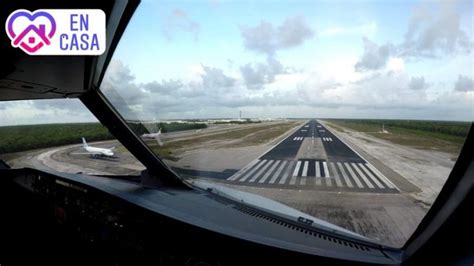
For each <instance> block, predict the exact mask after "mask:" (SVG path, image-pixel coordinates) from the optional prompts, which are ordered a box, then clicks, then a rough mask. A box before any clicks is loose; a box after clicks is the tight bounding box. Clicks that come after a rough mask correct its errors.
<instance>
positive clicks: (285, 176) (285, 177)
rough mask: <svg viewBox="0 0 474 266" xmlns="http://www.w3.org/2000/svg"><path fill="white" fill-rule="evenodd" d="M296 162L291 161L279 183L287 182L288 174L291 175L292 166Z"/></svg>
mask: <svg viewBox="0 0 474 266" xmlns="http://www.w3.org/2000/svg"><path fill="white" fill-rule="evenodd" d="M294 164H295V162H294V161H291V162H290V163H289V164H288V167H287V168H286V170H285V171H284V172H283V174H282V177H281V179H280V182H278V184H285V182H286V179H287V178H288V176H289V175H290V171H291V168H292V167H293V165H294Z"/></svg>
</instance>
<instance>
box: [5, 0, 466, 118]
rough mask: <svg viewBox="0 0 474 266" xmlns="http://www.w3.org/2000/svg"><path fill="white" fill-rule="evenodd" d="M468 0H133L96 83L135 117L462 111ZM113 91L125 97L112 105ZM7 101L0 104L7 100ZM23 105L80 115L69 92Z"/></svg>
mask: <svg viewBox="0 0 474 266" xmlns="http://www.w3.org/2000/svg"><path fill="white" fill-rule="evenodd" d="M472 5H473V3H472V1H421V2H420V1H419V2H417V1H251V2H250V1H219V0H210V1H153V0H145V1H143V2H142V3H141V4H140V6H139V8H138V9H137V11H136V13H135V14H134V16H133V18H132V20H131V22H130V24H129V26H128V28H127V29H126V32H125V33H124V35H123V37H122V40H121V42H120V43H119V46H118V47H117V50H116V52H115V55H114V57H113V59H112V61H111V63H110V66H109V69H108V71H107V74H106V76H105V78H104V82H103V84H102V88H101V89H102V90H103V91H104V93H105V94H106V95H109V97H110V98H111V100H112V102H114V103H116V105H117V107H118V109H119V110H121V111H123V112H124V116H129V117H139V118H143V119H156V120H160V119H175V118H176V119H178V118H217V117H236V116H238V114H239V111H242V112H243V114H244V116H246V117H260V118H263V117H265V118H266V117H320V118H324V117H347V118H391V119H434V120H438V119H441V120H464V121H472V120H473V118H474V88H473V75H474V74H473V73H474V70H473V60H472V58H473V40H474V38H473V24H472V21H473V14H472V11H473V7H472ZM115 92H118V94H119V95H120V96H121V97H119V98H121V99H120V100H121V101H122V100H123V101H125V103H126V104H127V105H128V106H129V107H130V108H128V109H127V110H125V109H124V108H119V107H121V106H118V98H117V95H116V94H115ZM9 106H10V107H9V108H5V107H3V108H2V107H1V106H0V114H1V113H2V112H6V110H7V111H8V110H9V111H10V112H13V111H12V110H14V107H15V105H14V104H13V105H12V104H10V105H9ZM30 106H31V108H33V111H32V112H24V113H25V114H28V113H34V114H41V112H44V111H45V110H46V108H40V109H38V110H36V109H35V108H39V107H41V106H52V107H53V111H51V110H50V112H54V113H55V114H56V115H55V116H54V117H55V118H51V119H53V121H54V119H56V120H58V119H67V118H65V117H69V119H72V118H71V117H74V118H75V119H83V120H90V119H91V116H90V115H87V114H85V113H87V111H86V110H85V109H84V108H82V107H80V103H75V104H70V103H69V102H68V101H65V103H64V104H60V103H59V104H58V103H55V104H50V103H49V102H48V101H45V102H42V103H35V104H30ZM61 106H62V108H63V109H64V110H61V108H60V107H61ZM70 106H74V109H71V108H70ZM12 108H13V109H12ZM17 108H19V107H18V106H17ZM23 108H24V107H23ZM54 108H55V109H54ZM2 110H3V111H2ZM71 112H76V113H77V115H74V116H71V115H70V114H71ZM132 113H133V114H132ZM60 114H63V115H60ZM43 117H49V116H43ZM92 119H93V118H92ZM21 120H22V119H18V117H17V119H16V120H15V121H21ZM24 120H25V121H38V120H35V119H33V118H32V117H31V116H28V115H25V119H24ZM48 121H51V120H48ZM0 122H1V121H0ZM4 123H8V122H4Z"/></svg>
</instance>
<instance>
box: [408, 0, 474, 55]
mask: <svg viewBox="0 0 474 266" xmlns="http://www.w3.org/2000/svg"><path fill="white" fill-rule="evenodd" d="M471 8H472V5H471ZM471 20H472V18H471ZM472 45H473V42H472V40H470V39H469V37H468V35H467V33H466V32H465V31H464V30H462V27H461V14H460V10H459V6H458V3H457V2H456V1H445V2H442V3H438V5H437V6H434V5H433V3H429V4H424V5H420V6H418V7H417V8H415V9H414V10H413V14H412V16H411V19H410V22H409V25H408V30H407V32H406V33H405V36H404V42H403V43H402V44H401V45H400V47H399V49H400V54H401V55H403V56H407V57H437V56H440V55H443V54H448V55H449V54H453V53H470V52H471V51H472Z"/></svg>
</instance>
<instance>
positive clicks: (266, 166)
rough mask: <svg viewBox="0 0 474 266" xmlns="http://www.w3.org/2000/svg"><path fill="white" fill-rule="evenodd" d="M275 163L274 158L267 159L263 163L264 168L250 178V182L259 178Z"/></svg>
mask: <svg viewBox="0 0 474 266" xmlns="http://www.w3.org/2000/svg"><path fill="white" fill-rule="evenodd" d="M272 163H273V160H270V161H267V162H266V163H265V164H264V165H262V168H260V170H259V171H258V172H257V173H256V174H255V175H254V176H252V178H250V180H249V182H254V181H255V180H257V178H258V177H259V176H260V175H261V174H263V172H265V170H266V169H267V168H268V167H269V166H270V165H271V164H272Z"/></svg>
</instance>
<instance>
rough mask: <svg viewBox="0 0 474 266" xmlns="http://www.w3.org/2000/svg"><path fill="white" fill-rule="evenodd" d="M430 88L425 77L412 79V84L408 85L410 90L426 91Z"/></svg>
mask: <svg viewBox="0 0 474 266" xmlns="http://www.w3.org/2000/svg"><path fill="white" fill-rule="evenodd" d="M427 87H428V85H427V84H426V83H425V78H424V77H412V78H411V81H410V84H409V85H408V88H410V90H415V91H417V90H424V89H426V88H427Z"/></svg>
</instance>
